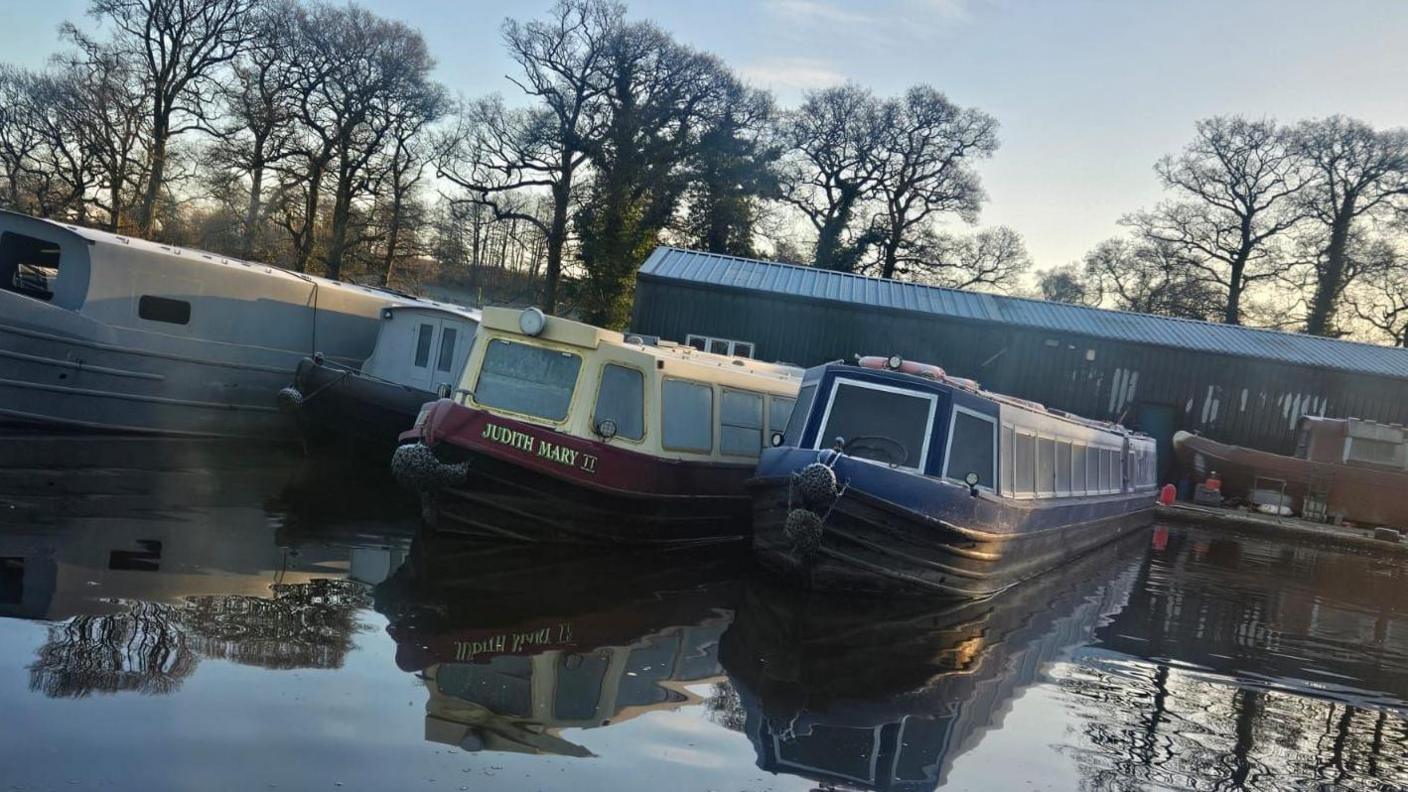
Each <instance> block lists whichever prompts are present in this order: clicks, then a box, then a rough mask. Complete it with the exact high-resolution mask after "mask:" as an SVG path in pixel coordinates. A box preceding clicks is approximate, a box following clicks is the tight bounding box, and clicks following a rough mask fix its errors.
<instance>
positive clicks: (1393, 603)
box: [1058, 530, 1408, 790]
mask: <svg viewBox="0 0 1408 792" xmlns="http://www.w3.org/2000/svg"><path fill="white" fill-rule="evenodd" d="M1096 638H1097V639H1098V642H1099V646H1098V649H1094V650H1091V651H1090V652H1089V653H1088V654H1087V656H1085V657H1082V658H1081V663H1079V664H1078V665H1073V666H1072V667H1071V668H1070V669H1069V671H1068V673H1066V674H1063V677H1062V678H1061V679H1059V680H1058V684H1059V685H1060V688H1061V690H1062V693H1063V694H1064V697H1063V698H1064V701H1063V706H1064V708H1065V709H1066V710H1067V711H1068V712H1069V713H1070V717H1071V725H1072V734H1074V735H1077V736H1078V739H1076V740H1075V741H1076V742H1078V743H1080V745H1079V746H1078V747H1076V748H1075V749H1074V750H1073V751H1072V755H1073V756H1075V757H1076V758H1077V762H1078V764H1079V765H1080V769H1081V772H1082V775H1083V776H1085V777H1086V778H1087V779H1089V780H1090V787H1091V788H1096V789H1103V788H1111V787H1112V786H1114V785H1116V779H1119V782H1118V785H1119V786H1120V788H1148V787H1159V788H1196V789H1237V788H1251V787H1255V788H1261V789H1274V790H1301V789H1328V788H1335V789H1340V788H1354V789H1402V788H1404V785H1405V783H1408V750H1405V747H1408V717H1405V715H1408V676H1405V675H1404V673H1403V669H1404V668H1405V667H1408V570H1405V569H1404V568H1403V567H1402V565H1401V564H1398V563H1396V562H1393V561H1386V560H1382V559H1376V558H1374V557H1372V556H1367V555H1359V554H1350V553H1341V552H1334V551H1325V550H1316V549H1312V548H1308V547H1304V546H1285V545H1280V544H1277V543H1274V542H1265V541H1258V540H1255V539H1249V538H1241V537H1238V538H1235V539H1234V538H1230V537H1226V536H1219V535H1216V534H1212V533H1207V532H1202V531H1196V530H1187V531H1176V532H1173V533H1172V534H1171V535H1170V536H1169V539H1168V542H1167V544H1166V545H1163V546H1157V545H1156V548H1155V551H1154V553H1153V554H1152V557H1151V558H1150V561H1149V562H1148V563H1147V564H1146V565H1144V567H1143V568H1142V569H1141V570H1140V573H1139V579H1138V580H1137V582H1136V585H1135V586H1134V590H1133V594H1132V595H1131V596H1130V598H1129V602H1128V604H1127V605H1126V607H1125V608H1124V609H1123V610H1122V611H1121V612H1119V613H1118V614H1116V615H1115V616H1114V617H1113V618H1112V619H1110V620H1109V621H1108V623H1106V624H1104V625H1102V626H1101V627H1100V628H1099V629H1098V630H1097V632H1096Z"/></svg>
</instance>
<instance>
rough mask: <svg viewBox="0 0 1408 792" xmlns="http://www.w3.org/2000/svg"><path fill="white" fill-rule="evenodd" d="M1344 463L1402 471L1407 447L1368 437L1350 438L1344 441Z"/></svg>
mask: <svg viewBox="0 0 1408 792" xmlns="http://www.w3.org/2000/svg"><path fill="white" fill-rule="evenodd" d="M1345 442H1346V444H1347V445H1346V446H1345V450H1344V461H1346V462H1359V463H1362V464H1369V465H1381V466H1384V467H1393V468H1399V469H1402V468H1403V467H1404V461H1405V458H1404V454H1405V451H1408V446H1405V445H1404V444H1403V443H1394V442H1390V441H1388V440H1375V439H1373V438H1370V437H1351V438H1349V439H1348V440H1346V441H1345Z"/></svg>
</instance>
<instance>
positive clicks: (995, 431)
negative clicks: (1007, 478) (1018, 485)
mask: <svg viewBox="0 0 1408 792" xmlns="http://www.w3.org/2000/svg"><path fill="white" fill-rule="evenodd" d="M951 412H952V414H951V415H950V416H949V419H948V437H946V438H944V472H943V478H946V479H948V480H950V481H957V482H959V483H965V484H966V482H964V481H963V479H961V478H954V477H953V476H951V475H949V469H948V465H949V453H950V452H951V451H953V429H954V427H955V426H957V425H958V414H959V413H963V414H964V415H971V416H973V417H974V418H977V419H978V420H980V421H985V422H987V423H988V424H990V425H991V426H992V470H990V471H988V473H989V474H990V478H991V480H992V481H993V483H994V484H996V485H998V486H999V487H1000V486H1001V485H1002V482H1000V481H998V480H997V471H998V465H997V451H998V448H997V439H998V435H1000V434H1001V431H1000V429H1001V427H1000V425H999V424H998V422H997V419H996V418H994V417H993V416H991V415H988V414H986V413H980V412H978V411H977V410H973V409H969V408H967V407H964V406H962V405H958V404H955V405H953V410H952V411H951ZM1014 442H1015V441H1014ZM1014 461H1015V460H1014ZM978 489H981V490H987V491H988V492H997V491H998V490H997V487H989V486H986V485H983V484H979V485H978Z"/></svg>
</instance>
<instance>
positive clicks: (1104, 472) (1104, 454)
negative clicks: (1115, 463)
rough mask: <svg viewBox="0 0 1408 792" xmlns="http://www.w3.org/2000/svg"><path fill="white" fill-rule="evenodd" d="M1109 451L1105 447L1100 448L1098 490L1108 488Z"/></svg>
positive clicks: (1106, 489)
mask: <svg viewBox="0 0 1408 792" xmlns="http://www.w3.org/2000/svg"><path fill="white" fill-rule="evenodd" d="M1110 473H1111V471H1110V452H1109V451H1108V450H1107V449H1104V448H1102V449H1100V491H1101V492H1109V490H1110Z"/></svg>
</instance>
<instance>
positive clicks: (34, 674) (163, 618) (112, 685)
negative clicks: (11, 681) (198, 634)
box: [29, 602, 199, 698]
mask: <svg viewBox="0 0 1408 792" xmlns="http://www.w3.org/2000/svg"><path fill="white" fill-rule="evenodd" d="M178 610H179V609H178V608H177V607H175V606H172V605H165V604H162V603H158V602H135V603H132V605H131V606H130V607H129V608H128V609H127V610H126V611H124V612H122V613H117V614H112V615H108V616H76V617H74V618H72V619H70V620H68V621H66V622H64V623H62V624H56V625H54V626H52V627H50V628H49V639H48V640H47V641H46V642H45V643H44V645H43V646H42V647H40V648H39V657H38V658H37V659H36V660H35V661H34V664H33V665H31V666H30V667H29V687H30V689H31V690H37V691H42V692H43V693H44V695H46V696H49V697H51V698H82V697H84V696H88V695H91V694H93V693H118V692H123V691H136V692H138V693H146V694H157V693H171V692H173V691H174V690H176V689H177V688H178V687H180V686H181V682H182V680H184V679H185V678H186V677H187V676H189V675H190V673H191V671H193V670H195V667H196V663H197V662H199V661H198V660H197V658H196V655H195V653H194V652H192V651H191V647H190V645H189V644H188V643H187V641H186V636H185V634H184V633H183V631H182V630H181V629H180V627H179V626H178V624H177V619H176V615H177V611H178Z"/></svg>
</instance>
